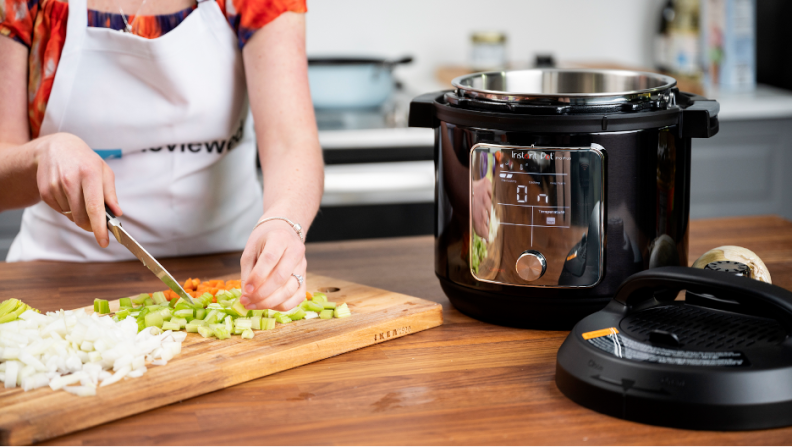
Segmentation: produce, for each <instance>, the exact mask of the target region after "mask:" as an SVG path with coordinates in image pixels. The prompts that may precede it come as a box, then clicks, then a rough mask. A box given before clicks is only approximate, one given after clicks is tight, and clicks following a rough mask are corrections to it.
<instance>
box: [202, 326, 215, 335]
mask: <svg viewBox="0 0 792 447" xmlns="http://www.w3.org/2000/svg"><path fill="white" fill-rule="evenodd" d="M198 333H199V334H201V337H203V338H209V337H214V335H215V334H214V331H213V330H212V329H211V328H210V327H209V326H199V327H198Z"/></svg>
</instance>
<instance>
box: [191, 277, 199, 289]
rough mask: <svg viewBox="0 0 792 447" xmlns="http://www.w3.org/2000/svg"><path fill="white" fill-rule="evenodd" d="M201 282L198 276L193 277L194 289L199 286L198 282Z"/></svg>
mask: <svg viewBox="0 0 792 447" xmlns="http://www.w3.org/2000/svg"><path fill="white" fill-rule="evenodd" d="M200 283H201V280H200V279H198V278H195V279H193V280H192V285H193V289H194V288H196V287H198V284H200Z"/></svg>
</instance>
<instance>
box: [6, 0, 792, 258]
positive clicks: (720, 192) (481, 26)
mask: <svg viewBox="0 0 792 447" xmlns="http://www.w3.org/2000/svg"><path fill="white" fill-rule="evenodd" d="M701 2H703V3H704V4H703V5H702V4H701ZM702 6H703V7H704V9H702ZM721 7H723V8H726V9H725V10H726V11H728V13H727V14H725V15H724V14H721V15H719V14H717V10H718V8H721ZM308 8H309V13H308V15H307V23H308V31H307V33H308V34H307V50H308V55H309V57H310V58H327V57H373V58H384V59H392V60H396V59H399V58H402V57H404V56H410V57H412V58H413V60H412V62H410V63H406V64H400V65H395V66H394V77H395V79H396V81H397V85H398V88H396V89H395V91H394V93H393V95H392V96H391V97H390V99H388V100H387V101H385V103H384V104H383V105H382V106H381V107H374V108H368V109H354V108H351V109H350V108H345V109H317V122H318V125H319V129H320V135H319V137H320V142H321V144H322V147H323V149H324V153H325V160H326V163H327V167H326V180H325V197H324V198H323V201H322V208H321V210H320V213H319V215H318V217H317V220H316V222H315V224H314V226H313V227H312V229H311V232H310V233H309V235H308V239H309V241H311V240H313V241H319V240H339V239H352V238H366V237H385V236H404V235H414V234H431V233H432V230H433V215H432V213H433V211H432V209H433V208H432V201H433V198H434V192H433V186H434V168H433V162H432V145H433V133H432V131H431V130H430V129H410V128H406V116H407V109H408V106H409V100H410V98H412V97H413V96H416V95H418V94H420V93H425V92H429V91H434V90H440V89H444V88H448V87H449V84H448V80H449V79H450V78H452V77H453V76H455V75H459V74H464V73H465V72H468V71H470V68H469V67H470V65H471V56H472V50H474V43H473V42H471V35H472V34H473V33H475V32H481V31H495V32H496V37H494V38H493V36H492V34H489V35H483V34H480V35H479V41H478V44H475V45H478V46H476V47H475V48H477V49H478V50H484V51H485V55H487V56H488V57H490V58H491V57H493V55H495V57H496V58H497V57H498V54H500V53H498V51H500V50H503V53H502V54H503V55H504V57H503V61H504V62H505V63H506V64H507V66H509V67H511V68H528V67H533V66H535V65H536V63H537V61H538V62H540V63H541V64H548V63H553V64H556V65H557V66H560V67H574V66H587V67H629V68H639V69H645V70H656V69H658V68H662V69H664V70H666V71H668V72H671V73H672V74H673V75H674V76H676V77H677V78H678V79H680V85H681V87H682V89H685V90H692V91H698V92H700V93H703V94H705V95H708V96H711V97H715V98H717V99H718V100H719V102H720V104H721V113H720V115H719V116H720V120H721V129H720V133H719V134H718V135H717V136H715V137H714V138H711V139H700V140H698V139H697V140H695V142H694V146H693V148H694V149H693V162H692V163H693V166H692V185H691V203H692V206H691V216H692V217H693V218H703V217H719V216H733V215H748V214H777V215H781V216H783V217H785V218H787V219H792V194H790V193H792V175H790V174H789V173H790V172H792V46H790V45H788V41H789V38H788V34H787V33H785V32H784V31H785V27H786V26H788V25H787V24H788V23H790V20H791V19H792V2H790V1H788V0H756V1H751V0H675V1H669V0H640V1H635V0H601V1H597V2H591V1H588V0H554V1H539V0H489V1H487V2H481V1H473V0H453V1H452V0H432V1H426V0H400V1H398V2H381V1H377V2H372V1H370V0H333V1H327V0H309V1H308ZM706 8H710V9H706ZM713 11H715V12H713ZM713 17H714V19H713ZM718 18H720V19H721V20H725V21H726V22H727V24H732V25H734V26H731V25H727V26H726V27H725V31H724V32H723V33H722V34H715V35H714V37H713V35H712V34H707V33H708V32H709V31H708V30H710V25H709V24H711V23H712V20H717V19H718ZM731 18H734V20H733V21H732V22H730V19H731ZM661 31H663V32H664V33H665V34H661ZM498 34H500V35H502V36H505V43H504V42H500V41H499V40H498V39H499V38H500V37H499V36H498ZM713 42H714V43H715V44H716V45H717V48H712V47H711V44H712V43H713ZM707 44H710V47H709V48H706V49H705V48H703V47H704V45H707ZM740 45H742V47H743V48H739V47H740ZM735 48H737V49H736V50H735ZM713 50H717V51H720V52H713ZM493 51H494V53H493ZM478 54H479V55H481V53H478ZM724 54H725V55H726V59H728V60H733V61H740V62H741V66H739V67H729V66H727V64H725V63H723V64H721V66H720V68H719V69H718V70H714V69H712V68H711V67H710V65H709V62H707V63H702V62H701V61H702V60H705V61H706V58H702V57H701V55H710V56H712V55H720V57H721V60H726V59H724V58H723V55H724ZM713 58H716V56H712V57H711V58H710V59H713ZM742 59H744V60H745V61H747V62H744V63H742ZM729 70H731V71H729ZM732 71H733V72H734V77H732V78H729V76H730V73H731V72H732ZM754 73H755V77H754ZM714 75H717V76H720V79H721V82H732V86H731V87H728V88H724V87H721V88H714V87H710V85H709V84H711V83H710V82H709V79H710V78H711V77H712V76H714ZM730 79H731V81H730ZM754 80H755V81H756V82H757V83H756V85H754V84H755V82H754ZM312 81H314V80H312ZM314 87H317V85H314ZM315 90H318V89H315ZM314 93H318V92H314ZM20 218H21V210H16V211H6V212H2V213H0V259H3V258H5V255H6V253H7V250H8V246H9V245H10V243H11V240H12V239H13V237H14V235H15V234H16V232H17V231H18V228H19V220H20Z"/></svg>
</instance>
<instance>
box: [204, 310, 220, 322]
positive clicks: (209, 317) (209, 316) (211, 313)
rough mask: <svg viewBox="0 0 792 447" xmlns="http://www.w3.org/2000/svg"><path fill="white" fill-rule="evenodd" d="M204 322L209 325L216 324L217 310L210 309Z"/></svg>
mask: <svg viewBox="0 0 792 447" xmlns="http://www.w3.org/2000/svg"><path fill="white" fill-rule="evenodd" d="M204 320H206V322H207V323H209V324H215V323H217V309H211V310H210V311H209V313H208V314H206V318H204Z"/></svg>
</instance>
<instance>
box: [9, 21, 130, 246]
mask: <svg viewBox="0 0 792 447" xmlns="http://www.w3.org/2000/svg"><path fill="white" fill-rule="evenodd" d="M27 58H28V50H27V48H25V46H24V45H22V44H20V43H18V42H15V41H13V40H11V39H8V38H6V37H4V36H0V61H2V62H0V192H1V193H0V211H3V210H7V209H13V208H23V207H26V206H30V205H33V204H35V203H37V202H38V201H39V200H44V202H45V203H46V204H47V205H49V206H50V207H52V208H53V209H55V210H56V211H58V212H61V211H71V214H69V215H67V217H68V218H69V219H71V220H72V221H74V223H76V224H77V225H78V226H79V227H80V228H82V229H84V230H87V231H93V232H94V235H95V236H96V240H97V242H98V243H99V245H101V246H102V247H106V246H107V244H108V235H107V223H106V218H105V212H104V203H105V202H107V204H108V205H110V207H111V209H112V210H113V211H114V212H115V213H116V214H117V215H121V208H119V206H118V199H117V198H116V194H115V186H114V176H113V171H112V170H111V169H110V167H109V166H107V164H106V163H105V162H104V161H103V160H102V159H101V157H99V155H97V154H96V153H95V152H94V151H92V150H91V148H89V147H88V146H87V145H86V144H85V143H84V142H83V141H82V140H80V139H79V138H77V137H76V136H74V135H70V134H65V133H57V134H52V135H47V136H44V137H41V138H36V139H35V140H31V139H30V127H29V124H28V109H27V108H28V104H27V73H28V68H27Z"/></svg>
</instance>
